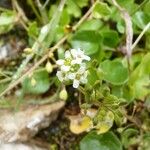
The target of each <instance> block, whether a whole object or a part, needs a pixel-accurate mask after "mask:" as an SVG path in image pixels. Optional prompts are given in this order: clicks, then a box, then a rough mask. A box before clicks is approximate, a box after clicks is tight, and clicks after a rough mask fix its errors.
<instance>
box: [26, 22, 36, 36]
mask: <svg viewBox="0 0 150 150" xmlns="http://www.w3.org/2000/svg"><path fill="white" fill-rule="evenodd" d="M38 34H39V29H38V26H37V22H35V21H34V22H32V23H29V27H28V35H29V36H31V37H33V36H34V37H37V36H38Z"/></svg>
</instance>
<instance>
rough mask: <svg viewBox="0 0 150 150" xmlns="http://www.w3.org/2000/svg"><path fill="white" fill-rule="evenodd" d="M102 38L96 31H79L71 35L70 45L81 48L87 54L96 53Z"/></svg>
mask: <svg viewBox="0 0 150 150" xmlns="http://www.w3.org/2000/svg"><path fill="white" fill-rule="evenodd" d="M101 42H102V39H101V36H100V34H99V33H97V32H96V31H90V30H87V31H79V32H77V33H76V34H75V35H73V37H72V39H71V45H72V47H73V48H81V49H83V51H84V52H85V53H86V54H87V55H91V54H94V53H96V52H97V51H98V50H99V47H100V45H101Z"/></svg>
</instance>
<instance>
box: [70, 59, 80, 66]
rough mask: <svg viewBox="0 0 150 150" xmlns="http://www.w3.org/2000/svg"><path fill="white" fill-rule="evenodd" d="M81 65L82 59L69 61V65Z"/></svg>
mask: <svg viewBox="0 0 150 150" xmlns="http://www.w3.org/2000/svg"><path fill="white" fill-rule="evenodd" d="M81 63H82V59H81V58H76V59H74V60H72V61H71V65H74V64H79V65H80V64H81Z"/></svg>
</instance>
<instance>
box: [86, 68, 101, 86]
mask: <svg viewBox="0 0 150 150" xmlns="http://www.w3.org/2000/svg"><path fill="white" fill-rule="evenodd" d="M98 80H99V78H98V74H97V70H96V69H94V68H90V69H89V75H88V85H91V86H94V84H95V82H96V81H98Z"/></svg>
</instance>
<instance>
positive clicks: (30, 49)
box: [24, 48, 33, 54]
mask: <svg viewBox="0 0 150 150" xmlns="http://www.w3.org/2000/svg"><path fill="white" fill-rule="evenodd" d="M24 52H25V53H26V54H31V53H33V49H32V48H25V49H24Z"/></svg>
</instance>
